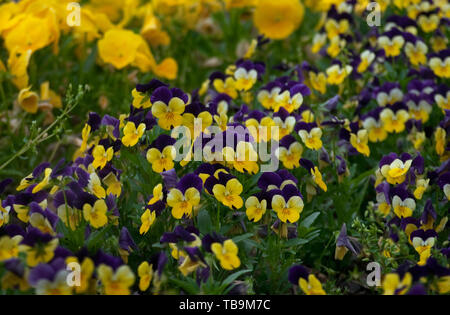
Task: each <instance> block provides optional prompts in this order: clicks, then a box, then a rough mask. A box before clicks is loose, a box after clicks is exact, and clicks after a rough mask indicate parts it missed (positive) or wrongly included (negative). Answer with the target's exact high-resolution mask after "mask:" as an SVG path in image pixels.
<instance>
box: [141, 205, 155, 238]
mask: <svg viewBox="0 0 450 315" xmlns="http://www.w3.org/2000/svg"><path fill="white" fill-rule="evenodd" d="M155 219H156V212H155V211H150V210H149V209H147V210H145V212H144V213H143V214H142V216H141V227H140V228H139V233H140V234H145V233H147V232H148V230H149V229H150V227H151V226H152V225H153V223H154V222H155Z"/></svg>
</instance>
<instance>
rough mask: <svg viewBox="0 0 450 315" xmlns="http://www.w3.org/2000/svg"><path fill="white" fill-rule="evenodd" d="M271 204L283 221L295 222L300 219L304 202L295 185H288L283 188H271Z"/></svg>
mask: <svg viewBox="0 0 450 315" xmlns="http://www.w3.org/2000/svg"><path fill="white" fill-rule="evenodd" d="M270 195H271V196H272V198H271V206H272V209H273V210H274V211H275V212H276V213H277V216H278V218H279V219H280V220H281V222H283V223H287V222H289V223H295V222H297V221H298V220H299V219H300V214H301V213H302V211H303V207H304V203H303V199H302V195H301V193H300V192H299V191H298V189H297V187H296V186H294V185H286V186H285V187H284V188H283V189H282V190H271V191H270Z"/></svg>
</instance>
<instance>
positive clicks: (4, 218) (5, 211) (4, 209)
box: [0, 199, 11, 228]
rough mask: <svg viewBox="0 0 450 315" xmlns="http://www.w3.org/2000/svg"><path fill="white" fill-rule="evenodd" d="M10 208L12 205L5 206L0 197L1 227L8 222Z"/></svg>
mask: <svg viewBox="0 0 450 315" xmlns="http://www.w3.org/2000/svg"><path fill="white" fill-rule="evenodd" d="M10 210H11V206H3V204H2V200H1V199H0V228H1V227H2V226H4V225H7V224H8V222H9V212H10Z"/></svg>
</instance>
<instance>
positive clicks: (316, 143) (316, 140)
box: [298, 127, 322, 150]
mask: <svg viewBox="0 0 450 315" xmlns="http://www.w3.org/2000/svg"><path fill="white" fill-rule="evenodd" d="M298 135H299V136H300V138H301V139H302V141H303V143H304V144H305V146H306V147H307V148H308V149H311V150H319V149H320V148H322V140H321V139H320V138H321V137H322V129H320V128H319V127H315V128H312V129H311V131H309V132H308V131H306V130H304V129H302V130H299V131H298Z"/></svg>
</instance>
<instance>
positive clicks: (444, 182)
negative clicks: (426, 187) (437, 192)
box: [438, 172, 450, 200]
mask: <svg viewBox="0 0 450 315" xmlns="http://www.w3.org/2000/svg"><path fill="white" fill-rule="evenodd" d="M438 185H439V187H440V188H441V189H442V190H443V192H444V195H445V196H446V197H447V200H450V172H446V173H444V174H442V175H441V176H440V177H439V179H438Z"/></svg>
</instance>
